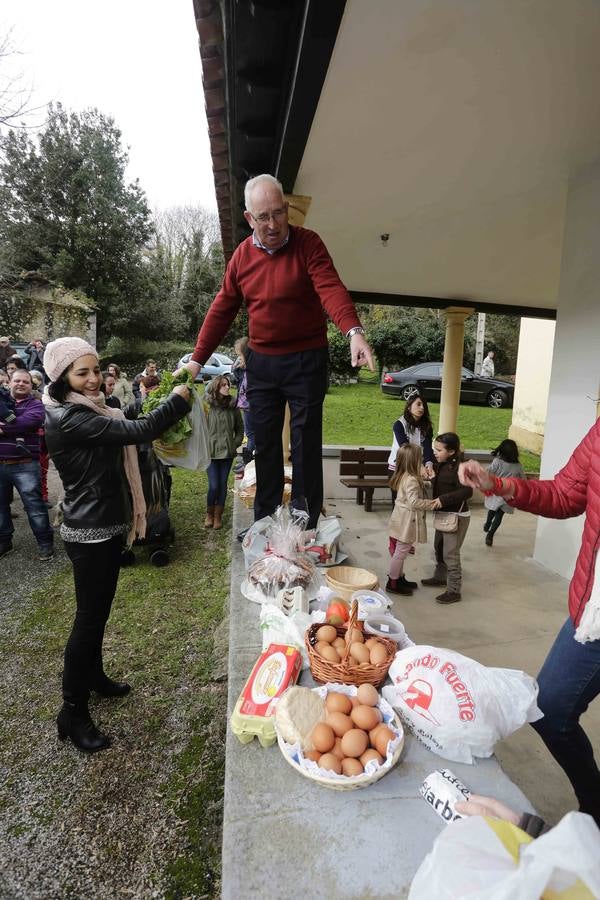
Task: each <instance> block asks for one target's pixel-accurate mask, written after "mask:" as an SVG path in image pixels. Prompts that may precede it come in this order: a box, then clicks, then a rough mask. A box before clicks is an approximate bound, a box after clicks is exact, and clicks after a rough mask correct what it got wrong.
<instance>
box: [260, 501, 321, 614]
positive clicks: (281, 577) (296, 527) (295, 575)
mask: <svg viewBox="0 0 600 900" xmlns="http://www.w3.org/2000/svg"><path fill="white" fill-rule="evenodd" d="M306 520H307V517H306V516H305V515H304V514H302V513H298V512H297V511H295V510H294V511H292V513H291V514H290V512H289V511H288V509H287V508H286V507H282V506H280V507H278V509H277V510H276V512H275V513H274V515H273V522H272V524H271V525H269V527H268V529H267V530H266V531H265V532H264V537H265V538H266V541H267V544H266V549H265V551H264V553H262V554H261V556H259V557H258V559H255V560H254V561H253V562H252V563H251V564H250V566H249V567H248V572H247V576H246V581H247V583H248V586H249V587H250V588H251V589H252V591H253V593H254V592H255V591H257V592H258V593H259V594H260V595H261V596H262V597H263V598H264V599H265V600H268V599H274V598H275V597H276V596H277V594H278V593H279V591H280V590H281V589H282V588H292V587H296V586H300V587H302V588H304V589H305V590H307V589H308V588H309V586H311V585H312V584H313V579H314V576H315V565H314V562H313V561H312V560H311V559H310V558H309V557H308V555H307V554H306V553H305V552H304V546H305V534H304V531H305V525H306Z"/></svg>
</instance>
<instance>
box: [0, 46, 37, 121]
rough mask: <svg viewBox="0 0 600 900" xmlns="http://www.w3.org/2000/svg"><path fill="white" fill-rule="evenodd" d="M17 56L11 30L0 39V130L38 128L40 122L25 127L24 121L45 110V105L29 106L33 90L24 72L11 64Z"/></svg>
mask: <svg viewBox="0 0 600 900" xmlns="http://www.w3.org/2000/svg"><path fill="white" fill-rule="evenodd" d="M19 55H20V52H19V51H18V50H17V48H16V46H15V43H14V40H13V32H12V29H11V30H9V31H8V33H7V34H5V35H4V36H3V37H0V128H2V127H5V128H27V127H29V128H39V127H40V124H41V123H40V122H37V123H35V124H29V125H27V123H26V122H25V121H24V120H25V119H26V118H27V117H28V116H31V115H32V113H35V112H39V111H40V110H45V109H46V107H47V104H43V105H42V106H31V98H32V94H33V89H32V87H31V85H27V83H26V81H25V74H24V72H22V71H18V70H17V69H15V67H14V66H13V65H12V64H11V61H12V60H14V58H15V57H17V56H19Z"/></svg>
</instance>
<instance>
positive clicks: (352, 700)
mask: <svg viewBox="0 0 600 900" xmlns="http://www.w3.org/2000/svg"><path fill="white" fill-rule="evenodd" d="M350 702H351V703H352V707H353V708H354V707H355V706H360V703H359V701H358V697H350Z"/></svg>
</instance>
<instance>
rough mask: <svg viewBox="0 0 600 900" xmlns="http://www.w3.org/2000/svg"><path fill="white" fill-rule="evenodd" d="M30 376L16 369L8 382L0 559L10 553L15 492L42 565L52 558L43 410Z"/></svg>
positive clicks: (1, 441)
mask: <svg viewBox="0 0 600 900" xmlns="http://www.w3.org/2000/svg"><path fill="white" fill-rule="evenodd" d="M31 388H32V385H31V375H30V374H29V372H28V371H27V370H26V369H17V370H16V371H15V372H13V374H12V376H11V379H10V393H11V397H12V399H13V401H14V415H15V418H14V419H13V420H12V421H4V422H3V424H2V425H1V430H0V556H6V554H7V553H10V551H11V550H12V549H13V543H12V538H13V534H14V527H13V524H12V521H11V514H10V502H11V500H12V490H13V488H16V489H17V491H18V493H19V495H20V497H21V500H22V502H23V506H24V508H25V512H26V513H27V518H28V520H29V525H30V527H31V530H32V532H33V534H34V537H35V539H36V541H37V545H38V558H39V559H41V560H43V561H44V562H46V561H47V560H50V559H52V557H53V556H54V535H53V532H52V528H51V526H50V521H49V519H48V510H47V509H46V506H45V504H44V500H43V498H42V491H41V473H40V462H39V459H40V437H39V430H40V428H41V427H42V425H43V423H44V407H43V405H42V403H41V401H40V400H36V399H35V398H34V397H32V396H31Z"/></svg>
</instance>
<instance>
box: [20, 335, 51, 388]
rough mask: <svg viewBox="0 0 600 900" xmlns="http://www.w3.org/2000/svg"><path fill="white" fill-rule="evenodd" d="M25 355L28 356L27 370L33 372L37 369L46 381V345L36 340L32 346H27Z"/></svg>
mask: <svg viewBox="0 0 600 900" xmlns="http://www.w3.org/2000/svg"><path fill="white" fill-rule="evenodd" d="M25 353H26V354H27V369H28V371H29V372H31V371H32V370H33V369H36V370H37V371H38V372H41V373H42V376H43V378H44V380H45V379H46V373H45V371H44V344H43V342H42V341H41V340H40V339H39V338H36V339H35V340H34V341H32V342H31V343H30V344H27V346H26V347H25Z"/></svg>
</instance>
